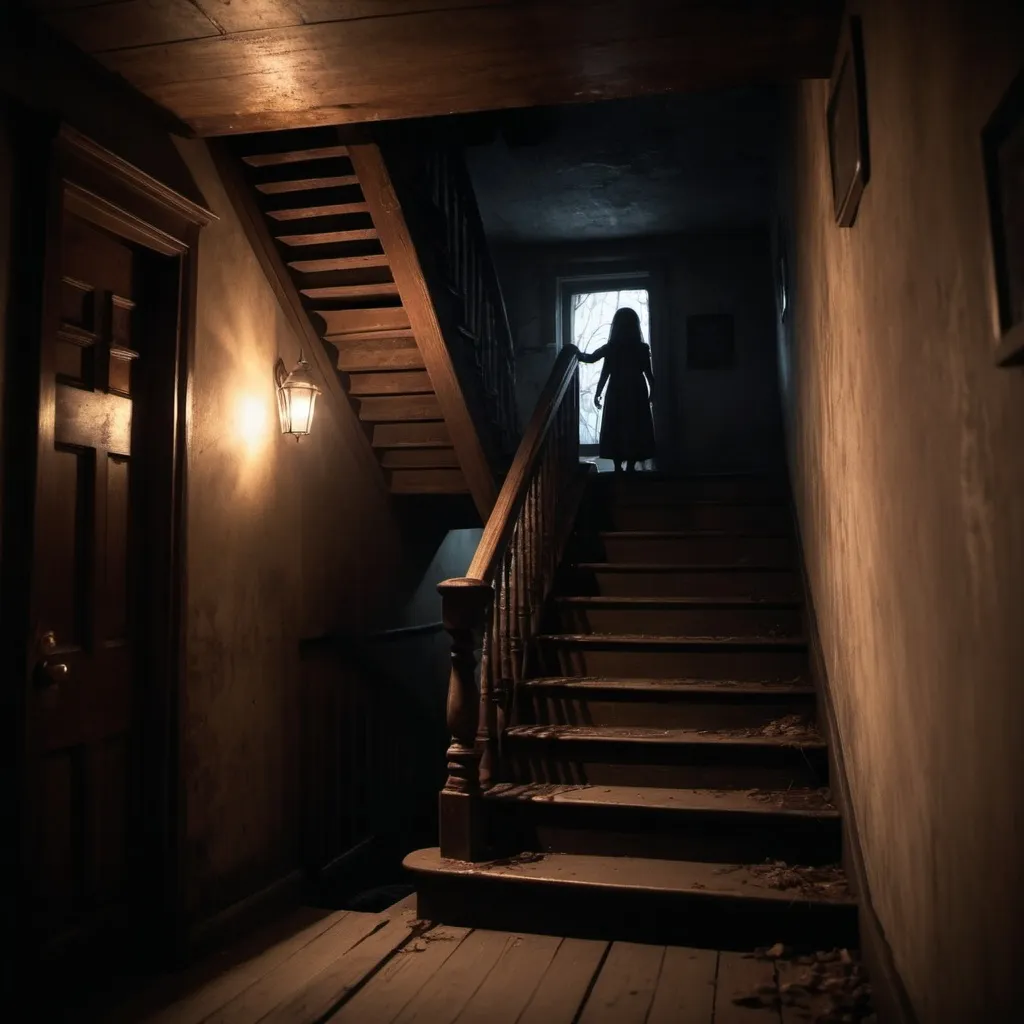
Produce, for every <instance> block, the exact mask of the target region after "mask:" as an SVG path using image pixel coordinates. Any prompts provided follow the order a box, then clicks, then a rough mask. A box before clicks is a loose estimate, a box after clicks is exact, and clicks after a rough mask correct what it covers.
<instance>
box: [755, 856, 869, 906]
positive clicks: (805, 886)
mask: <svg viewBox="0 0 1024 1024" xmlns="http://www.w3.org/2000/svg"><path fill="white" fill-rule="evenodd" d="M748 870H749V871H750V873H751V874H752V875H753V876H754V878H755V879H756V884H758V885H762V886H764V887H765V888H766V889H778V890H780V891H785V890H788V889H795V890H797V891H798V892H801V893H803V894H804V895H806V896H817V897H825V898H826V899H842V898H843V897H846V896H849V894H850V889H849V885H848V883H847V879H846V872H845V871H843V869H842V867H840V865H838V864H826V865H824V866H821V867H803V866H800V865H795V864H787V863H786V862H785V861H784V860H773V861H767V862H765V863H764V864H753V865H751V866H750V867H749V868H748Z"/></svg>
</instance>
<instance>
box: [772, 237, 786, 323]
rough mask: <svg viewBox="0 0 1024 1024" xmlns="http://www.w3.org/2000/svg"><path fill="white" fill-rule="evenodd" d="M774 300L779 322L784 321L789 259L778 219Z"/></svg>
mask: <svg viewBox="0 0 1024 1024" xmlns="http://www.w3.org/2000/svg"><path fill="white" fill-rule="evenodd" d="M775 301H776V303H777V304H778V307H779V322H780V323H785V322H786V313H787V311H788V310H789V259H788V257H787V255H786V226H785V225H784V224H783V223H782V221H781V220H780V221H779V222H778V224H776V226H775Z"/></svg>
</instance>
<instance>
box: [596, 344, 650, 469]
mask: <svg viewBox="0 0 1024 1024" xmlns="http://www.w3.org/2000/svg"><path fill="white" fill-rule="evenodd" d="M601 357H604V366H603V367H602V368H601V376H602V377H604V376H605V375H607V377H608V390H607V393H606V396H605V399H604V417H603V418H602V420H601V445H600V448H599V454H600V456H601V458H602V459H611V460H612V461H613V462H643V461H644V460H645V459H652V458H654V422H653V420H652V419H651V404H650V397H649V395H648V391H647V381H646V380H645V379H644V375H645V374H646V375H647V376H648V377H650V376H651V350H650V348H648V346H647V345H646V344H645V343H644V342H643V341H636V342H629V341H621V342H617V343H611V344H608V345H602V346H601V348H599V349H597V350H596V351H595V352H591V353H590V354H589V358H588V359H587V362H597V360H598V359H599V358H601Z"/></svg>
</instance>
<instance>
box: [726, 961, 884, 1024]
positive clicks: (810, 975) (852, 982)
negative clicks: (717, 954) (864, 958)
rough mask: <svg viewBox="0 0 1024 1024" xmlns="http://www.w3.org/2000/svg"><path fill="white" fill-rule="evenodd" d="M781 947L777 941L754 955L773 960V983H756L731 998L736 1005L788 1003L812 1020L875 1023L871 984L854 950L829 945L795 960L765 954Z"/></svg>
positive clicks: (771, 1006) (818, 1022)
mask: <svg viewBox="0 0 1024 1024" xmlns="http://www.w3.org/2000/svg"><path fill="white" fill-rule="evenodd" d="M780 948H782V949H784V948H785V947H784V946H783V945H782V943H776V944H775V945H774V946H771V947H769V948H768V949H759V950H757V951H756V952H755V953H754V954H753V955H754V956H760V957H762V958H765V957H767V958H768V959H774V960H775V965H776V967H775V973H774V977H775V981H774V984H761V985H758V986H757V988H756V989H754V990H753V991H751V992H747V993H742V994H741V995H738V996H734V997H733V1000H732V1001H733V1003H734V1004H735V1005H737V1006H745V1007H750V1008H755V1009H756V1008H766V1009H772V1010H778V1009H779V1008H780V1007H787V1008H791V1009H793V1010H795V1011H797V1015H798V1016H799V1017H800V1018H802V1019H805V1020H807V1021H813V1022H814V1024H877V1020H878V1018H877V1016H876V1014H875V1009H874V1007H873V1005H872V1003H871V985H870V984H869V982H868V979H867V973H866V971H865V970H864V965H863V964H862V963H861V962H860V960H859V959H858V958H857V957H856V955H855V954H853V953H851V952H850V951H849V950H847V949H834V950H822V951H820V952H817V953H815V954H814V955H812V956H799V957H797V958H795V959H782V958H775V957H769V956H767V955H768V954H769V953H773V952H775V951H776V950H778V949H780Z"/></svg>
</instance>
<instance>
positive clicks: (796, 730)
mask: <svg viewBox="0 0 1024 1024" xmlns="http://www.w3.org/2000/svg"><path fill="white" fill-rule="evenodd" d="M697 731H698V732H699V733H701V734H702V735H705V736H706V735H711V734H714V735H716V736H733V737H736V738H737V739H750V738H752V737H754V736H765V737H770V738H773V739H774V738H777V737H786V738H787V739H794V740H795V739H800V740H820V739H821V733H820V732H819V731H818V727H817V725H816V724H815V723H814V722H813V721H811V720H810V719H809V718H805V717H804V716H803V715H785V716H783V717H782V718H776V719H774V720H773V721H771V722H766V723H765V724H764V725H755V726H748V727H745V728H742V729H698V730H697Z"/></svg>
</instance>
